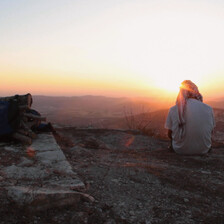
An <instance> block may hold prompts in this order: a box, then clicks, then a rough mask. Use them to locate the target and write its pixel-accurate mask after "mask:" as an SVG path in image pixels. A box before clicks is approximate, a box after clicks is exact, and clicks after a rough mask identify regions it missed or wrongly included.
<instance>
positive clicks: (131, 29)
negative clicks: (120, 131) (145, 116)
mask: <svg viewBox="0 0 224 224" xmlns="http://www.w3.org/2000/svg"><path fill="white" fill-rule="evenodd" d="M0 8H1V12H2V13H1V15H0V29H1V35H0V78H1V88H0V95H2V96H5V95H14V94H24V93H27V92H30V93H31V94H33V95H53V96H54V95H55V96H74V95H105V96H115V97H123V96H125V97H127V96H130V97H155V98H156V97H164V98H172V99H174V98H175V97H176V95H177V93H178V89H179V86H180V83H181V82H182V81H183V80H186V79H190V80H192V81H193V82H195V83H196V84H197V85H198V87H199V90H200V91H201V93H202V95H204V97H205V98H206V97H207V98H215V97H224V93H223V86H224V41H223V40H224V29H223V27H224V2H222V1H218V0H214V1H210V0H206V1H202V0H201V1H200V0H198V1H193V0H179V1H165V0H163V1H162V0H159V1H146V0H138V1H137V0H132V1H128V0H121V1H103V0H96V1H90V0H87V1H68V0H64V1H60V0H54V1H44V0H39V1H34V0H31V1H23V0H22V1H1V2H0Z"/></svg>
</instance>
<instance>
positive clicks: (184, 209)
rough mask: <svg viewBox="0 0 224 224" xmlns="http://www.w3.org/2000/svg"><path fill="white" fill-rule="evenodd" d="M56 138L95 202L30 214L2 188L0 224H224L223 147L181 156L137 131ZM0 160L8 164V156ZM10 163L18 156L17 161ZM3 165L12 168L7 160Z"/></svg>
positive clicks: (74, 132)
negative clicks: (6, 159) (201, 153)
mask: <svg viewBox="0 0 224 224" xmlns="http://www.w3.org/2000/svg"><path fill="white" fill-rule="evenodd" d="M57 133H58V134H57V135H55V137H56V140H57V142H58V144H59V145H60V146H61V148H62V150H63V151H64V153H65V155H66V157H67V159H68V161H69V162H70V163H71V165H72V167H73V169H74V171H75V172H76V173H77V174H78V176H79V177H80V179H81V180H82V181H83V182H84V183H85V185H86V193H88V194H90V195H91V196H93V197H94V198H95V201H94V202H90V201H81V202H80V203H79V204H78V205H76V206H67V207H63V208H54V209H49V210H46V211H44V212H43V211H42V212H28V211H27V210H26V209H24V208H18V207H17V206H16V205H14V204H12V203H11V202H10V201H9V200H7V197H6V192H4V190H3V188H1V189H0V192H1V193H0V200H1V201H0V203H1V205H2V206H1V208H0V217H1V218H0V223H2V224H3V223H4V224H5V223H35V224H36V223H72V224H73V223H74V224H76V223H92V224H98V223H99V224H101V223H102V224H103V223H104V224H115V223H133V224H134V223H142V224H154V223H164V224H165V223H183V224H186V223H208V224H210V223H220V224H221V223H224V174H223V168H224V146H223V145H222V144H215V147H214V148H213V151H212V152H211V153H210V154H208V155H205V156H180V155H177V154H175V153H173V152H170V151H169V150H168V149H167V148H168V145H169V142H168V141H166V140H161V139H156V138H153V137H149V136H143V135H140V134H139V133H138V132H130V131H129V132H128V131H118V130H117V131H116V130H92V129H88V130H87V129H79V130H78V129H75V128H61V129H57ZM3 156H4V155H1V152H0V157H1V158H8V156H9V155H8V156H5V157H3ZM15 159H16V158H15ZM8 162H12V161H11V160H9V161H8Z"/></svg>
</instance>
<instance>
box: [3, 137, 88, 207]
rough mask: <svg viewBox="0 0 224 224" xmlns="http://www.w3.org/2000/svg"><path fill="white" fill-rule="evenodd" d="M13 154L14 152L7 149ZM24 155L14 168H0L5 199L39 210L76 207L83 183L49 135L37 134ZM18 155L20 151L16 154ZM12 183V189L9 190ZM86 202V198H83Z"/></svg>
mask: <svg viewBox="0 0 224 224" xmlns="http://www.w3.org/2000/svg"><path fill="white" fill-rule="evenodd" d="M6 150H7V151H10V152H13V153H17V150H18V148H16V147H15V149H14V148H13V146H10V147H7V149H6ZM20 150H26V151H24V153H23V155H26V156H27V157H24V156H23V157H21V159H20V162H19V163H18V164H13V165H10V166H6V167H3V168H1V170H0V171H1V172H0V173H2V174H3V176H4V179H3V180H2V181H5V180H6V181H8V184H7V183H4V186H5V188H6V189H7V191H8V196H9V197H10V198H11V199H12V200H13V201H14V202H16V203H17V204H19V205H21V206H32V209H35V207H36V209H37V210H41V209H46V208H50V207H55V206H56V207H58V206H62V205H69V204H73V203H77V202H78V201H79V200H80V197H81V196H80V195H85V194H83V193H81V192H77V191H76V190H78V191H80V190H84V189H85V185H84V183H83V182H82V181H81V180H80V179H79V178H78V177H77V174H76V173H75V172H73V170H72V167H71V165H70V164H69V162H68V161H67V159H66V157H65V156H64V153H63V152H62V150H61V149H60V147H59V146H58V144H57V142H56V141H55V138H54V136H53V135H52V134H40V135H38V137H37V139H35V140H34V142H33V144H32V145H31V146H29V147H28V148H27V149H23V148H21V149H20ZM20 152H21V151H20ZM12 183H14V186H12ZM87 198H88V196H87Z"/></svg>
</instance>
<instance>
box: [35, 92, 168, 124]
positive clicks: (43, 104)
mask: <svg viewBox="0 0 224 224" xmlns="http://www.w3.org/2000/svg"><path fill="white" fill-rule="evenodd" d="M161 102H162V101H158V100H155V99H153V98H112V97H104V96H75V97H50V96H33V108H34V109H36V110H38V111H39V112H40V113H41V114H43V115H44V116H47V118H48V120H49V121H52V122H55V123H59V124H64V125H77V126H86V125H92V124H95V125H96V124H98V125H99V124H100V123H102V121H104V120H105V119H107V120H113V119H114V118H120V117H124V115H125V112H128V113H129V112H131V113H133V114H140V113H145V112H152V111H155V110H159V109H162V108H164V104H163V103H161Z"/></svg>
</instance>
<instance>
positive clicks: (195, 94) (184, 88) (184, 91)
mask: <svg viewBox="0 0 224 224" xmlns="http://www.w3.org/2000/svg"><path fill="white" fill-rule="evenodd" d="M189 98H193V99H196V100H199V101H201V102H203V97H202V95H201V94H200V93H199V90H198V87H197V86H196V85H195V84H194V83H193V82H192V81H190V80H185V81H183V82H182V83H181V86H180V91H179V94H178V96H177V100H176V105H177V107H178V115H179V139H182V138H183V137H184V135H185V123H186V120H185V111H186V104H187V100H188V99H189Z"/></svg>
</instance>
